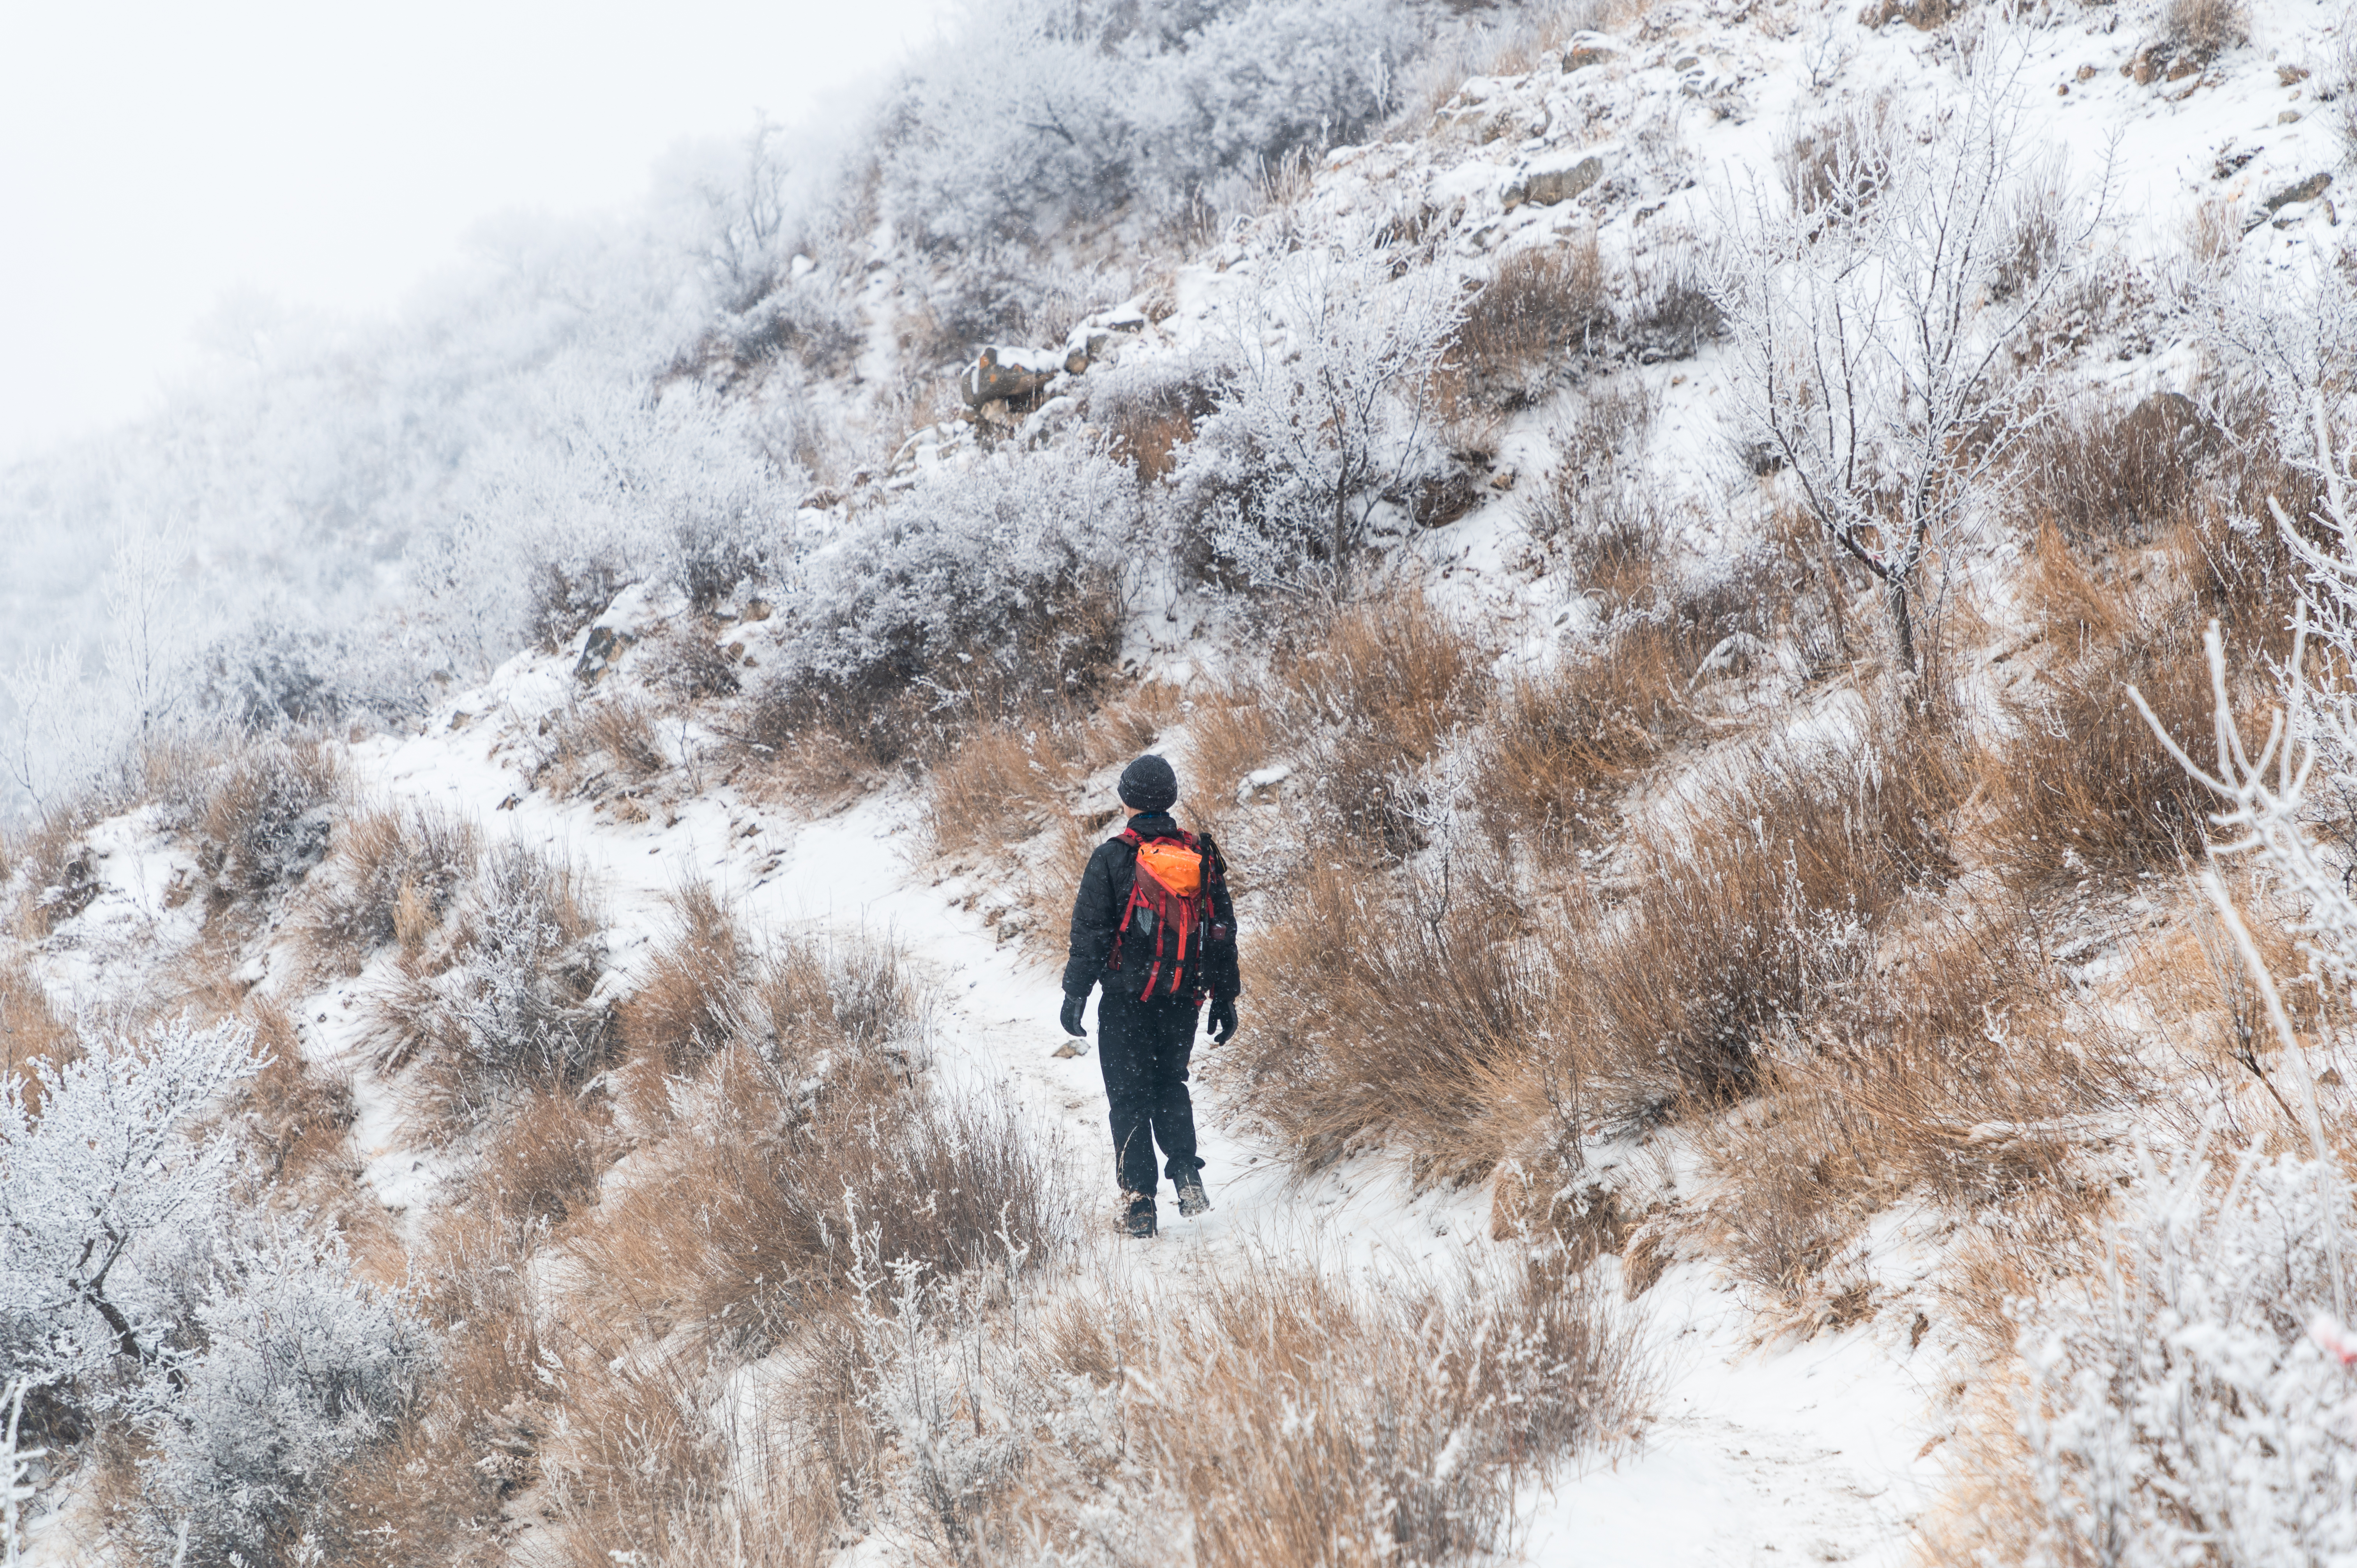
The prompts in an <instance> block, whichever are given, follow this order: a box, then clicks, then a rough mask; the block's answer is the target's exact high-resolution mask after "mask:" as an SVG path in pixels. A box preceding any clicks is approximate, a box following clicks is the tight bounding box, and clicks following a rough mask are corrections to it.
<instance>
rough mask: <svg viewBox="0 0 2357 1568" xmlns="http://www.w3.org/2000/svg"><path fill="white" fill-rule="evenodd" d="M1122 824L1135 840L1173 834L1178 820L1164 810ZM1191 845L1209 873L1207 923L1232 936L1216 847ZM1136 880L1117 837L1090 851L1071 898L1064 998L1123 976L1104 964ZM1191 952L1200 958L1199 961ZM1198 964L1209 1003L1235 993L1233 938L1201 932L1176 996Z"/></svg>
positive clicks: (1133, 854)
mask: <svg viewBox="0 0 2357 1568" xmlns="http://www.w3.org/2000/svg"><path fill="white" fill-rule="evenodd" d="M1128 826H1129V827H1132V828H1135V829H1136V830H1137V836H1138V837H1140V838H1143V839H1152V838H1161V837H1168V836H1171V835H1174V834H1176V833H1177V832H1179V824H1178V822H1175V821H1174V820H1172V818H1171V816H1170V813H1169V812H1168V811H1144V812H1140V813H1139V814H1138V815H1137V816H1135V817H1133V818H1131V819H1130V821H1129V823H1128ZM1197 842H1198V843H1200V844H1201V846H1202V850H1203V857H1204V859H1205V861H1206V862H1208V863H1209V864H1208V865H1206V866H1205V868H1204V869H1205V871H1206V872H1207V873H1210V874H1211V920H1212V923H1213V924H1215V925H1221V926H1225V927H1226V928H1227V929H1228V930H1229V931H1230V932H1231V933H1232V932H1233V931H1234V930H1235V929H1236V911H1235V906H1234V905H1233V904H1232V902H1230V900H1229V898H1228V878H1227V862H1226V861H1224V860H1222V858H1221V857H1220V852H1219V848H1218V846H1217V845H1215V844H1213V843H1211V837H1210V835H1209V834H1205V835H1203V836H1202V837H1200V839H1198V840H1197ZM1136 877H1137V851H1136V850H1135V848H1134V847H1132V846H1131V845H1129V844H1125V843H1122V842H1121V840H1120V839H1119V838H1117V837H1116V838H1112V839H1108V840H1106V841H1105V842H1104V843H1101V844H1099V845H1097V850H1096V853H1095V854H1092V855H1091V856H1089V868H1088V870H1087V871H1085V872H1084V873H1082V875H1081V893H1080V897H1077V898H1075V899H1073V900H1072V940H1071V957H1070V958H1068V959H1066V960H1065V961H1064V993H1065V994H1066V995H1068V996H1086V995H1087V994H1088V993H1090V992H1091V991H1092V990H1094V989H1095V988H1096V983H1097V982H1098V981H1100V980H1104V981H1107V982H1108V983H1119V980H1120V978H1121V977H1122V976H1123V975H1124V974H1125V973H1126V971H1115V972H1113V973H1111V974H1108V973H1107V972H1106V970H1105V961H1106V960H1107V959H1109V958H1111V957H1112V956H1113V940H1114V935H1115V933H1117V932H1118V931H1119V930H1120V929H1121V912H1122V910H1123V908H1125V907H1126V906H1127V904H1128V903H1129V887H1130V884H1131V883H1132V882H1134V881H1135V880H1136ZM1197 953H1200V955H1201V956H1200V960H1199V959H1198V957H1197ZM1199 961H1200V963H1202V964H1203V965H1204V968H1203V969H1202V971H1201V978H1202V982H1203V989H1204V990H1206V991H1208V992H1210V993H1211V997H1212V999H1213V1000H1214V1001H1217V1000H1219V999H1221V998H1223V997H1232V996H1234V995H1235V994H1236V992H1237V989H1238V986H1237V980H1236V940H1235V938H1234V936H1233V935H1230V936H1229V938H1228V940H1225V941H1217V942H1215V941H1211V940H1209V934H1208V933H1206V940H1205V941H1204V943H1203V945H1202V947H1200V949H1198V950H1196V952H1190V953H1189V954H1188V955H1187V968H1188V970H1189V973H1187V974H1184V975H1182V976H1181V977H1180V980H1179V985H1180V994H1182V995H1184V994H1185V993H1186V989H1187V987H1189V985H1191V984H1192V983H1193V982H1194V980H1195V978H1196V976H1195V974H1194V973H1193V971H1194V970H1195V966H1196V964H1197V963H1198V962H1199ZM1144 983H1146V982H1145V977H1144V976H1143V975H1142V974H1141V975H1139V976H1138V977H1137V978H1136V979H1135V982H1134V983H1133V984H1132V986H1131V989H1132V990H1133V991H1135V989H1136V988H1137V987H1138V986H1140V985H1143V984H1144ZM1157 989H1158V988H1157Z"/></svg>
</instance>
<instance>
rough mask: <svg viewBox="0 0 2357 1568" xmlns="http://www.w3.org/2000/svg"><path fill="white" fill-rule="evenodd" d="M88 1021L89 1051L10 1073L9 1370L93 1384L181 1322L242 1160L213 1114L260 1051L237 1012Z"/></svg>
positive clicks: (4, 1328)
mask: <svg viewBox="0 0 2357 1568" xmlns="http://www.w3.org/2000/svg"><path fill="white" fill-rule="evenodd" d="M81 1036H82V1051H83V1054H82V1056H81V1058H79V1059H77V1060H74V1061H70V1062H68V1063H66V1064H65V1065H63V1066H59V1065H57V1064H55V1063H53V1062H51V1061H49V1060H48V1059H40V1060H37V1061H35V1062H34V1063H33V1065H32V1077H31V1078H30V1079H27V1078H25V1077H22V1076H19V1075H17V1074H15V1073H11V1074H9V1075H8V1076H7V1077H6V1078H5V1079H0V1381H5V1380H10V1379H14V1378H16V1377H17V1376H19V1375H24V1374H31V1375H33V1376H35V1377H37V1378H41V1379H49V1380H64V1381H71V1382H75V1383H78V1384H81V1385H82V1386H83V1388H84V1389H85V1390H91V1391H94V1390H93V1389H92V1388H91V1385H92V1384H93V1383H94V1382H95V1380H99V1379H101V1378H102V1377H103V1376H104V1375H105V1374H106V1373H107V1372H108V1371H109V1370H110V1369H115V1368H118V1367H120V1366H122V1365H123V1364H124V1363H126V1362H127V1363H129V1364H131V1365H133V1366H137V1365H140V1364H144V1363H149V1362H152V1361H153V1360H154V1359H155V1358H156V1357H157V1356H158V1355H159V1353H162V1352H163V1351H164V1350H166V1349H167V1342H168V1341H169V1340H170V1339H171V1337H172V1336H173V1335H174V1334H175V1333H176V1332H177V1331H178V1329H179V1328H180V1327H181V1326H183V1325H182V1324H181V1322H180V1321H179V1306H180V1305H181V1299H182V1294H183V1292H184V1291H185V1289H186V1287H187V1285H188V1279H189V1277H190V1271H191V1270H192V1269H199V1268H201V1267H202V1266H203V1265H204V1263H205V1262H206V1259H207V1255H208V1253H209V1251H210V1247H211V1244H212V1240H213V1236H214V1232H215V1230H216V1226H217V1223H218V1220H219V1218H220V1212H221V1205H222V1203H223V1201H224V1199H225V1196H226V1194H227V1191H228V1187H229V1183H230V1179H231V1175H232V1169H231V1167H232V1164H233V1162H234V1160H235V1158H236V1149H235V1140H234V1137H233V1135H232V1134H231V1133H230V1132H228V1131H226V1130H223V1129H220V1128H216V1129H214V1130H212V1131H210V1132H209V1133H208V1132H203V1131H201V1130H200V1123H201V1121H202V1119H203V1118H204V1117H205V1116H206V1114H207V1113H208V1112H210V1111H212V1110H214V1109H216V1108H217V1106H218V1101H219V1100H220V1097H221V1095H222V1094H223V1093H224V1092H225V1091H227V1090H229V1089H231V1087H232V1086H234V1085H236V1084H237V1083H239V1082H241V1081H242V1080H244V1079H249V1078H252V1077H253V1075H254V1073H256V1072H257V1071H259V1070H260V1069H261V1066H262V1061H261V1058H260V1056H259V1054H258V1053H257V1052H256V1051H255V1049H254V1046H253V1028H252V1027H251V1026H248V1025H246V1024H243V1023H239V1022H234V1021H232V1022H229V1023H223V1024H218V1025H214V1026H210V1027H206V1028H199V1026H196V1025H195V1024H193V1023H191V1022H190V1021H189V1020H188V1018H186V1017H185V1016H184V1017H181V1018H178V1019H175V1020H172V1021H169V1022H167V1023H160V1024H156V1025H152V1026H149V1027H147V1028H145V1029H144V1030H133V1029H131V1028H130V1027H128V1026H124V1025H120V1024H114V1023H108V1022H101V1021H95V1020H85V1021H84V1022H83V1024H82V1026H81Z"/></svg>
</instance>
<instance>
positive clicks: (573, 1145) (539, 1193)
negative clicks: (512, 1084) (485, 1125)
mask: <svg viewBox="0 0 2357 1568" xmlns="http://www.w3.org/2000/svg"><path fill="white" fill-rule="evenodd" d="M619 1153H620V1140H619V1138H618V1137H617V1136H616V1134H615V1131H614V1116H613V1112H612V1110H611V1108H610V1107H609V1105H608V1103H607V1102H606V1101H604V1100H603V1099H602V1097H597V1096H590V1095H583V1094H576V1093H574V1092H572V1091H570V1090H563V1089H555V1090H533V1091H531V1092H528V1093H526V1094H524V1095H523V1096H522V1098H521V1099H520V1100H519V1101H517V1102H516V1103H515V1104H514V1105H512V1106H511V1107H510V1108H509V1111H508V1113H507V1114H506V1115H505V1116H504V1117H502V1118H501V1119H500V1124H499V1126H498V1128H497V1129H496V1131H495V1132H494V1133H492V1135H491V1136H490V1138H488V1139H487V1140H486V1142H485V1147H484V1151H483V1161H482V1165H481V1168H480V1169H479V1172H478V1174H477V1176H476V1178H475V1183H476V1188H477V1190H478V1191H480V1192H483V1193H485V1194H487V1195H488V1196H489V1197H490V1199H491V1201H492V1202H493V1203H494V1204H495V1205H497V1207H498V1209H499V1212H500V1214H501V1215H502V1216H503V1217H504V1218H506V1219H511V1220H514V1221H517V1222H520V1223H534V1224H540V1225H545V1226H550V1227H554V1226H558V1225H562V1224H564V1223H565V1221H566V1220H567V1219H571V1218H572V1217H573V1216H575V1215H576V1214H578V1213H581V1212H583V1211H585V1210H587V1209H588V1208H594V1207H595V1206H596V1204H597V1189H598V1185H599V1183H600V1182H601V1181H602V1180H603V1179H604V1177H605V1174H606V1169H607V1167H608V1165H612V1164H613V1163H614V1159H615V1156H616V1155H618V1154H619Z"/></svg>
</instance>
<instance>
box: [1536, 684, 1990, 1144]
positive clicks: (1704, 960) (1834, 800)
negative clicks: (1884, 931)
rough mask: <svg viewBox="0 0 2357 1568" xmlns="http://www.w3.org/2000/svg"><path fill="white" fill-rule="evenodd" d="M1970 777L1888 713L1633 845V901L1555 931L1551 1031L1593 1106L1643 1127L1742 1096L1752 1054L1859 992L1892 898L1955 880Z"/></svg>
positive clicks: (1738, 778)
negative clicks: (1956, 828)
mask: <svg viewBox="0 0 2357 1568" xmlns="http://www.w3.org/2000/svg"><path fill="white" fill-rule="evenodd" d="M1970 781H1971V774H1970V771H1969V769H1968V768H1967V767H1966V766H1965V758H1964V757H1963V756H1962V755H1961V754H1960V753H1959V752H1958V751H1956V750H1955V749H1954V748H1953V742H1952V741H1951V740H1950V738H1949V737H1948V736H1945V735H1944V734H1943V732H1941V731H1939V730H1938V729H1937V728H1936V727H1935V726H1933V725H1932V724H1930V723H1928V722H1926V721H1923V720H1922V719H1921V718H1920V717H1918V718H1910V717H1909V716H1907V715H1903V714H1895V715H1885V716H1883V717H1882V718H1881V719H1880V721H1879V722H1878V724H1877V725H1875V726H1874V728H1873V729H1872V730H1870V731H1869V734H1868V736H1867V740H1866V743H1865V744H1864V745H1862V746H1859V747H1858V748H1857V749H1856V750H1854V751H1846V752H1845V751H1842V750H1839V749H1832V750H1826V751H1822V752H1818V753H1814V754H1806V755H1803V754H1795V753H1791V752H1776V753H1768V754H1765V755H1762V756H1760V757H1757V758H1756V759H1754V760H1753V761H1752V762H1751V763H1750V764H1749V766H1748V767H1745V768H1742V769H1741V770H1740V771H1738V772H1735V773H1733V774H1731V775H1729V776H1727V777H1726V778H1724V779H1722V780H1721V781H1720V782H1719V783H1718V784H1717V786H1716V787H1715V788H1714V789H1711V791H1710V792H1709V794H1708V795H1707V796H1706V800H1705V806H1704V808H1703V809H1702V810H1701V811H1699V812H1698V813H1697V815H1696V817H1695V820H1694V821H1693V822H1692V823H1691V825H1690V828H1689V830H1688V832H1687V836H1686V840H1685V842H1684V843H1678V842H1676V841H1674V840H1666V841H1665V840H1662V839H1656V840H1654V841H1652V842H1649V843H1643V844H1641V845H1640V846H1639V847H1638V851H1637V860H1636V866H1635V872H1634V878H1633V880H1634V883H1635V892H1634V894H1633V896H1632V897H1631V898H1630V899H1629V901H1628V903H1627V905H1626V906H1625V907H1623V908H1620V909H1619V910H1615V911H1610V912H1608V911H1606V910H1604V909H1602V908H1598V907H1596V906H1595V904H1594V903H1593V902H1588V903H1587V907H1586V908H1578V907H1577V906H1576V907H1575V910H1574V913H1573V915H1572V916H1571V918H1569V919H1568V920H1567V921H1566V923H1565V925H1564V926H1563V927H1562V928H1561V929H1562V933H1563V934H1562V939H1561V941H1560V944H1559V948H1558V954H1557V958H1558V962H1559V965H1560V966H1561V968H1562V969H1563V971H1564V972H1566V976H1567V977H1569V983H1567V985H1566V1004H1565V1005H1566V1013H1565V1015H1564V1017H1563V1019H1562V1022H1561V1023H1560V1024H1559V1025H1558V1026H1557V1027H1558V1032H1559V1036H1560V1037H1562V1038H1565V1039H1566V1040H1569V1041H1573V1042H1577V1049H1578V1051H1579V1053H1580V1058H1581V1061H1580V1076H1581V1078H1582V1079H1584V1080H1585V1081H1586V1082H1587V1084H1588V1085H1589V1086H1590V1089H1591V1092H1593V1093H1594V1094H1595V1095H1596V1096H1597V1097H1598V1103H1599V1104H1600V1105H1602V1106H1604V1107H1606V1108H1609V1110H1610V1111H1611V1112H1613V1113H1614V1114H1617V1115H1621V1116H1635V1117H1639V1118H1650V1117H1654V1116H1659V1115H1663V1114H1665V1113H1667V1112H1670V1111H1672V1110H1673V1109H1674V1108H1675V1107H1676V1106H1678V1105H1679V1104H1681V1103H1682V1102H1685V1101H1702V1102H1704V1103H1710V1102H1713V1101H1718V1100H1721V1099H1724V1098H1726V1097H1727V1096H1730V1095H1734V1094H1738V1093H1741V1092H1745V1091H1748V1090H1749V1089H1750V1088H1751V1086H1752V1082H1753V1079H1754V1075H1755V1073H1756V1070H1757V1068H1758V1065H1759V1052H1760V1047H1761V1045H1762V1043H1763V1042H1764V1041H1766V1040H1767V1039H1768V1038H1770V1036H1773V1035H1775V1034H1777V1033H1779V1032H1781V1031H1784V1030H1788V1029H1791V1028H1792V1027H1794V1026H1798V1025H1800V1024H1801V1023H1803V1021H1804V1020H1805V1019H1807V1018H1808V1017H1809V1016H1810V1015H1811V1014H1812V1013H1813V1012H1814V1011H1815V1010H1816V1008H1817V1005H1818V1004H1819V1001H1820V999H1821V998H1823V997H1824V996H1825V995H1826V994H1828V993H1838V992H1839V990H1840V989H1841V988H1842V987H1845V986H1847V985H1852V984H1855V983H1857V982H1858V981H1859V980H1860V978H1861V977H1862V976H1863V974H1864V973H1865V971H1866V966H1867V958H1868V954H1869V950H1870V940H1871V938H1872V936H1873V934H1874V933H1875V932H1876V931H1877V930H1878V929H1879V926H1880V923H1881V922H1882V921H1883V920H1885V919H1886V918H1888V917H1889V914H1890V912H1891V911H1892V909H1893V908H1895V906H1896V905H1897V904H1898V902H1899V900H1900V898H1901V897H1902V896H1904V895H1905V894H1907V893H1908V892H1909V890H1910V889H1912V888H1917V887H1928V886H1937V885H1938V884H1939V883H1940V882H1941V881H1943V879H1944V878H1946V877H1947V876H1948V875H1951V874H1952V873H1953V869H1954V864H1953V858H1952V851H1951V847H1950V839H1951V835H1952V832H1953V824H1954V819H1955V816H1956V813H1957V811H1959V809H1960V808H1961V806H1962V805H1963V803H1964V800H1965V799H1966V797H1967V795H1968V791H1969V784H1970Z"/></svg>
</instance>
